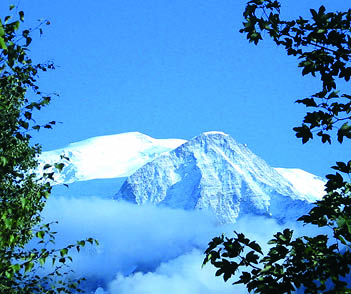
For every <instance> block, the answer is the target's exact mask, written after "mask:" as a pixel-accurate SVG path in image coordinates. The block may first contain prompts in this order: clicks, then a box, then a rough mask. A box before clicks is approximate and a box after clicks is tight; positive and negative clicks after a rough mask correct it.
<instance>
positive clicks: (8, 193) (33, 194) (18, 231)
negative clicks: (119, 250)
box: [0, 5, 96, 293]
mask: <svg viewBox="0 0 351 294" xmlns="http://www.w3.org/2000/svg"><path fill="white" fill-rule="evenodd" d="M13 8H14V6H13V5H11V6H10V11H13ZM23 21H24V13H23V12H22V11H20V12H19V13H18V15H17V16H15V15H9V16H5V17H4V19H0V293H72V292H73V291H77V292H79V291H81V290H80V289H79V288H78V283H79V282H80V281H69V280H67V278H66V276H65V272H64V270H65V265H66V263H67V261H69V260H71V257H70V256H69V255H68V253H69V250H70V249H72V248H76V249H77V250H79V249H80V247H81V246H84V245H85V242H90V243H94V242H96V241H95V240H93V239H87V240H86V241H79V242H77V244H75V245H69V246H67V247H66V248H63V249H60V250H58V249H47V246H46V245H48V243H54V234H55V233H54V232H52V230H51V227H50V226H51V224H44V225H41V217H40V213H41V211H42V210H43V208H44V205H45V202H46V200H47V199H48V197H49V195H50V192H51V186H50V183H49V181H48V179H50V178H52V176H53V174H52V173H44V174H43V175H41V176H38V175H37V174H35V173H34V170H35V168H36V167H37V165H38V163H37V155H38V154H39V153H40V146H39V145H34V146H33V145H31V144H30V143H31V142H30V140H31V136H30V135H29V132H30V131H31V130H39V129H40V128H41V127H44V128H51V127H52V125H54V124H55V122H54V121H52V122H49V123H48V124H45V125H43V126H40V125H37V124H36V123H35V120H34V119H33V115H34V114H35V111H36V110H40V109H41V108H42V107H45V106H46V105H48V104H49V103H50V100H51V96H48V95H46V94H44V93H42V92H41V91H40V90H39V87H38V86H37V84H36V80H37V77H38V73H39V72H42V71H47V70H49V69H54V66H53V65H52V64H50V63H49V64H34V63H33V61H32V60H31V59H30V57H29V56H28V52H29V49H28V48H29V45H30V44H31V42H32V38H31V34H32V33H33V31H32V30H27V29H25V30H23V31H20V30H19V27H20V23H21V22H23ZM45 23H46V22H43V23H41V24H40V25H39V27H38V29H39V32H40V33H42V30H41V26H42V25H44V24H45ZM55 167H56V168H57V169H62V167H63V166H62V163H58V164H56V165H55ZM31 240H32V242H33V241H34V240H37V242H38V246H37V248H33V249H29V246H28V242H29V241H31ZM38 248H39V249H38ZM48 262H50V263H51V264H52V266H53V267H52V272H51V273H49V274H47V275H44V274H39V270H40V268H42V267H44V266H46V267H49V266H48V265H47V264H48Z"/></svg>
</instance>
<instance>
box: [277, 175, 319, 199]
mask: <svg viewBox="0 0 351 294" xmlns="http://www.w3.org/2000/svg"><path fill="white" fill-rule="evenodd" d="M274 169H275V170H276V171H277V172H278V173H279V174H280V175H282V176H283V177H284V178H285V179H287V180H288V181H289V182H290V183H291V184H292V185H293V187H294V188H295V189H296V190H297V191H298V192H300V193H301V194H303V195H304V196H305V197H306V199H308V200H310V201H315V200H316V199H321V198H322V197H323V196H324V194H325V191H324V189H325V187H324V185H325V181H323V179H322V178H321V177H318V176H316V175H313V174H311V173H309V172H306V171H304V170H302V169H298V168H274Z"/></svg>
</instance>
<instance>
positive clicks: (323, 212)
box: [204, 0, 351, 294]
mask: <svg viewBox="0 0 351 294" xmlns="http://www.w3.org/2000/svg"><path fill="white" fill-rule="evenodd" d="M280 9H281V5H280V3H279V2H278V1H272V0H253V1H249V2H248V3H247V6H246V9H245V11H244V14H243V15H244V18H245V21H244V23H243V28H242V29H241V30H240V32H241V33H244V34H246V35H247V39H248V40H249V42H253V43H254V44H258V43H259V42H260V41H261V40H262V39H263V36H268V37H270V38H271V39H272V40H273V41H274V42H275V44H276V45H278V46H282V47H284V49H285V50H286V52H287V54H288V55H292V56H295V57H297V58H298V60H299V63H298V66H299V67H300V68H301V69H302V75H312V76H313V77H316V78H317V79H320V82H321V87H320V90H319V91H318V92H317V93H313V94H311V95H310V96H308V97H306V98H302V99H298V100H297V101H296V102H297V103H300V104H303V105H305V106H306V107H307V108H308V109H309V111H308V112H307V113H306V115H305V117H304V119H303V122H302V124H301V126H298V127H295V128H294V131H295V132H296V136H297V137H298V138H301V139H302V143H306V142H308V141H309V140H311V139H313V138H314V137H315V136H317V137H319V138H320V139H321V142H322V143H329V144H331V143H332V141H333V140H335V139H336V140H337V141H338V142H339V143H343V142H344V140H345V139H351V123H350V119H351V93H350V92H349V85H348V83H347V82H349V80H350V78H351V65H350V58H351V10H348V11H345V12H327V11H326V8H325V7H324V6H321V7H320V8H319V9H318V10H314V9H311V10H310V12H311V17H310V18H308V19H305V18H302V17H298V18H296V19H294V20H283V19H281V17H280ZM332 168H333V169H334V170H336V171H337V172H336V173H335V174H330V175H327V176H326V178H327V180H328V181H327V183H326V185H325V192H326V195H325V196H324V198H323V199H322V200H320V201H317V202H316V204H315V206H314V207H313V209H312V210H311V211H310V212H309V213H308V214H307V215H304V216H302V217H300V218H299V221H301V222H303V223H305V224H310V225H314V226H316V227H317V228H316V232H318V228H319V229H321V228H323V232H325V229H328V230H329V232H330V233H329V234H325V233H322V231H321V230H320V232H321V233H320V234H318V235H316V236H313V237H312V236H303V237H298V238H294V237H293V231H292V230H291V229H285V230H284V231H283V232H277V233H276V234H275V235H274V237H273V239H272V240H271V241H270V242H269V245H270V249H269V251H268V253H267V254H264V253H263V252H262V249H261V246H260V245H259V244H258V243H257V242H255V241H251V240H249V239H248V238H246V237H245V236H244V234H241V233H236V232H235V236H234V238H226V237H224V236H223V235H222V236H220V237H215V238H213V240H212V241H211V242H210V243H209V246H208V248H207V250H206V252H205V254H206V257H205V260H204V264H206V263H208V262H210V263H211V264H212V265H213V266H215V267H216V268H217V269H218V270H217V272H216V275H223V278H224V280H225V281H227V280H228V279H229V278H231V277H232V276H233V275H234V274H236V273H237V272H239V271H240V272H241V275H240V277H239V278H238V279H237V280H236V281H235V282H234V284H244V285H245V286H246V287H247V289H248V290H249V291H250V292H254V293H262V294H268V293H276V294H279V293H292V292H294V291H295V290H297V289H303V291H304V293H340V294H341V293H342V294H346V293H351V290H350V286H349V284H348V283H347V279H350V266H351V252H350V249H351V183H350V182H347V181H346V179H350V173H351V161H348V162H346V163H345V162H337V163H336V165H335V166H333V167H332Z"/></svg>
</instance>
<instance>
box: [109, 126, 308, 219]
mask: <svg viewBox="0 0 351 294" xmlns="http://www.w3.org/2000/svg"><path fill="white" fill-rule="evenodd" d="M115 198H116V199H123V200H127V201H131V202H134V203H136V204H139V205H142V204H147V203H150V204H155V205H165V206H169V207H172V208H182V209H209V210H212V211H214V212H215V213H216V214H217V216H218V219H219V221H220V222H235V220H236V219H237V218H238V217H240V216H243V215H245V214H248V213H249V214H250V213H251V214H256V215H267V216H271V217H274V218H276V219H278V220H279V221H280V222H284V221H285V220H287V219H292V218H294V219H296V218H297V217H299V216H301V215H302V214H303V213H305V212H307V211H308V209H309V208H310V202H309V201H311V197H309V198H308V197H306V195H303V194H301V193H300V192H298V191H297V190H296V189H295V188H294V187H293V186H292V185H291V183H290V182H288V181H287V180H286V179H285V178H284V177H283V176H281V175H280V174H279V173H278V172H277V171H276V170H275V169H274V168H272V167H270V166H269V165H268V164H267V163H266V162H265V161H264V160H262V159H261V158H259V157H257V156H256V155H255V154H253V153H252V152H251V151H250V150H249V149H248V148H247V147H246V146H244V145H242V144H239V143H237V142H236V141H235V140H234V139H233V138H231V137H230V136H229V135H226V134H224V133H221V132H207V133H203V134H202V135H200V136H198V137H195V138H193V139H192V140H190V141H188V142H186V143H184V144H182V145H180V146H179V147H178V148H176V149H174V150H172V151H169V152H167V153H165V154H163V155H161V156H159V157H158V158H156V159H155V160H153V161H151V162H149V163H147V164H145V165H144V166H143V167H141V168H140V169H138V170H137V171H136V172H135V173H134V174H132V175H131V176H130V177H129V178H128V179H127V180H126V181H125V182H124V184H123V185H122V187H121V189H120V191H119V192H118V193H117V194H116V196H115Z"/></svg>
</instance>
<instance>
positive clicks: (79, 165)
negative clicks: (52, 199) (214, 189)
mask: <svg viewBox="0 0 351 294" xmlns="http://www.w3.org/2000/svg"><path fill="white" fill-rule="evenodd" d="M184 142H185V140H182V139H154V138H152V137H150V136H147V135H144V134H142V133H139V132H128V133H121V134H116V135H108V136H98V137H93V138H90V139H87V140H83V141H80V142H76V143H72V144H69V145H68V146H66V147H64V148H60V149H56V150H52V151H46V152H43V153H42V154H40V156H39V158H38V162H39V167H38V170H37V172H38V173H42V171H43V170H44V166H45V164H51V165H53V164H54V163H57V162H63V163H64V164H65V167H64V168H63V170H62V172H61V173H55V178H54V179H55V181H54V182H53V183H52V184H53V185H58V184H70V183H74V182H78V181H88V180H92V179H110V178H120V177H127V176H129V175H131V174H132V173H133V172H134V171H136V170H137V169H138V168H140V167H141V166H143V165H144V164H145V163H147V162H149V161H151V160H153V159H154V158H155V157H157V156H158V155H160V154H162V153H163V152H166V151H169V150H172V149H174V148H176V147H177V146H179V145H181V144H183V143H184ZM61 156H64V157H67V158H69V160H68V161H67V160H63V161H62V159H61V158H60V157H61Z"/></svg>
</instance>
